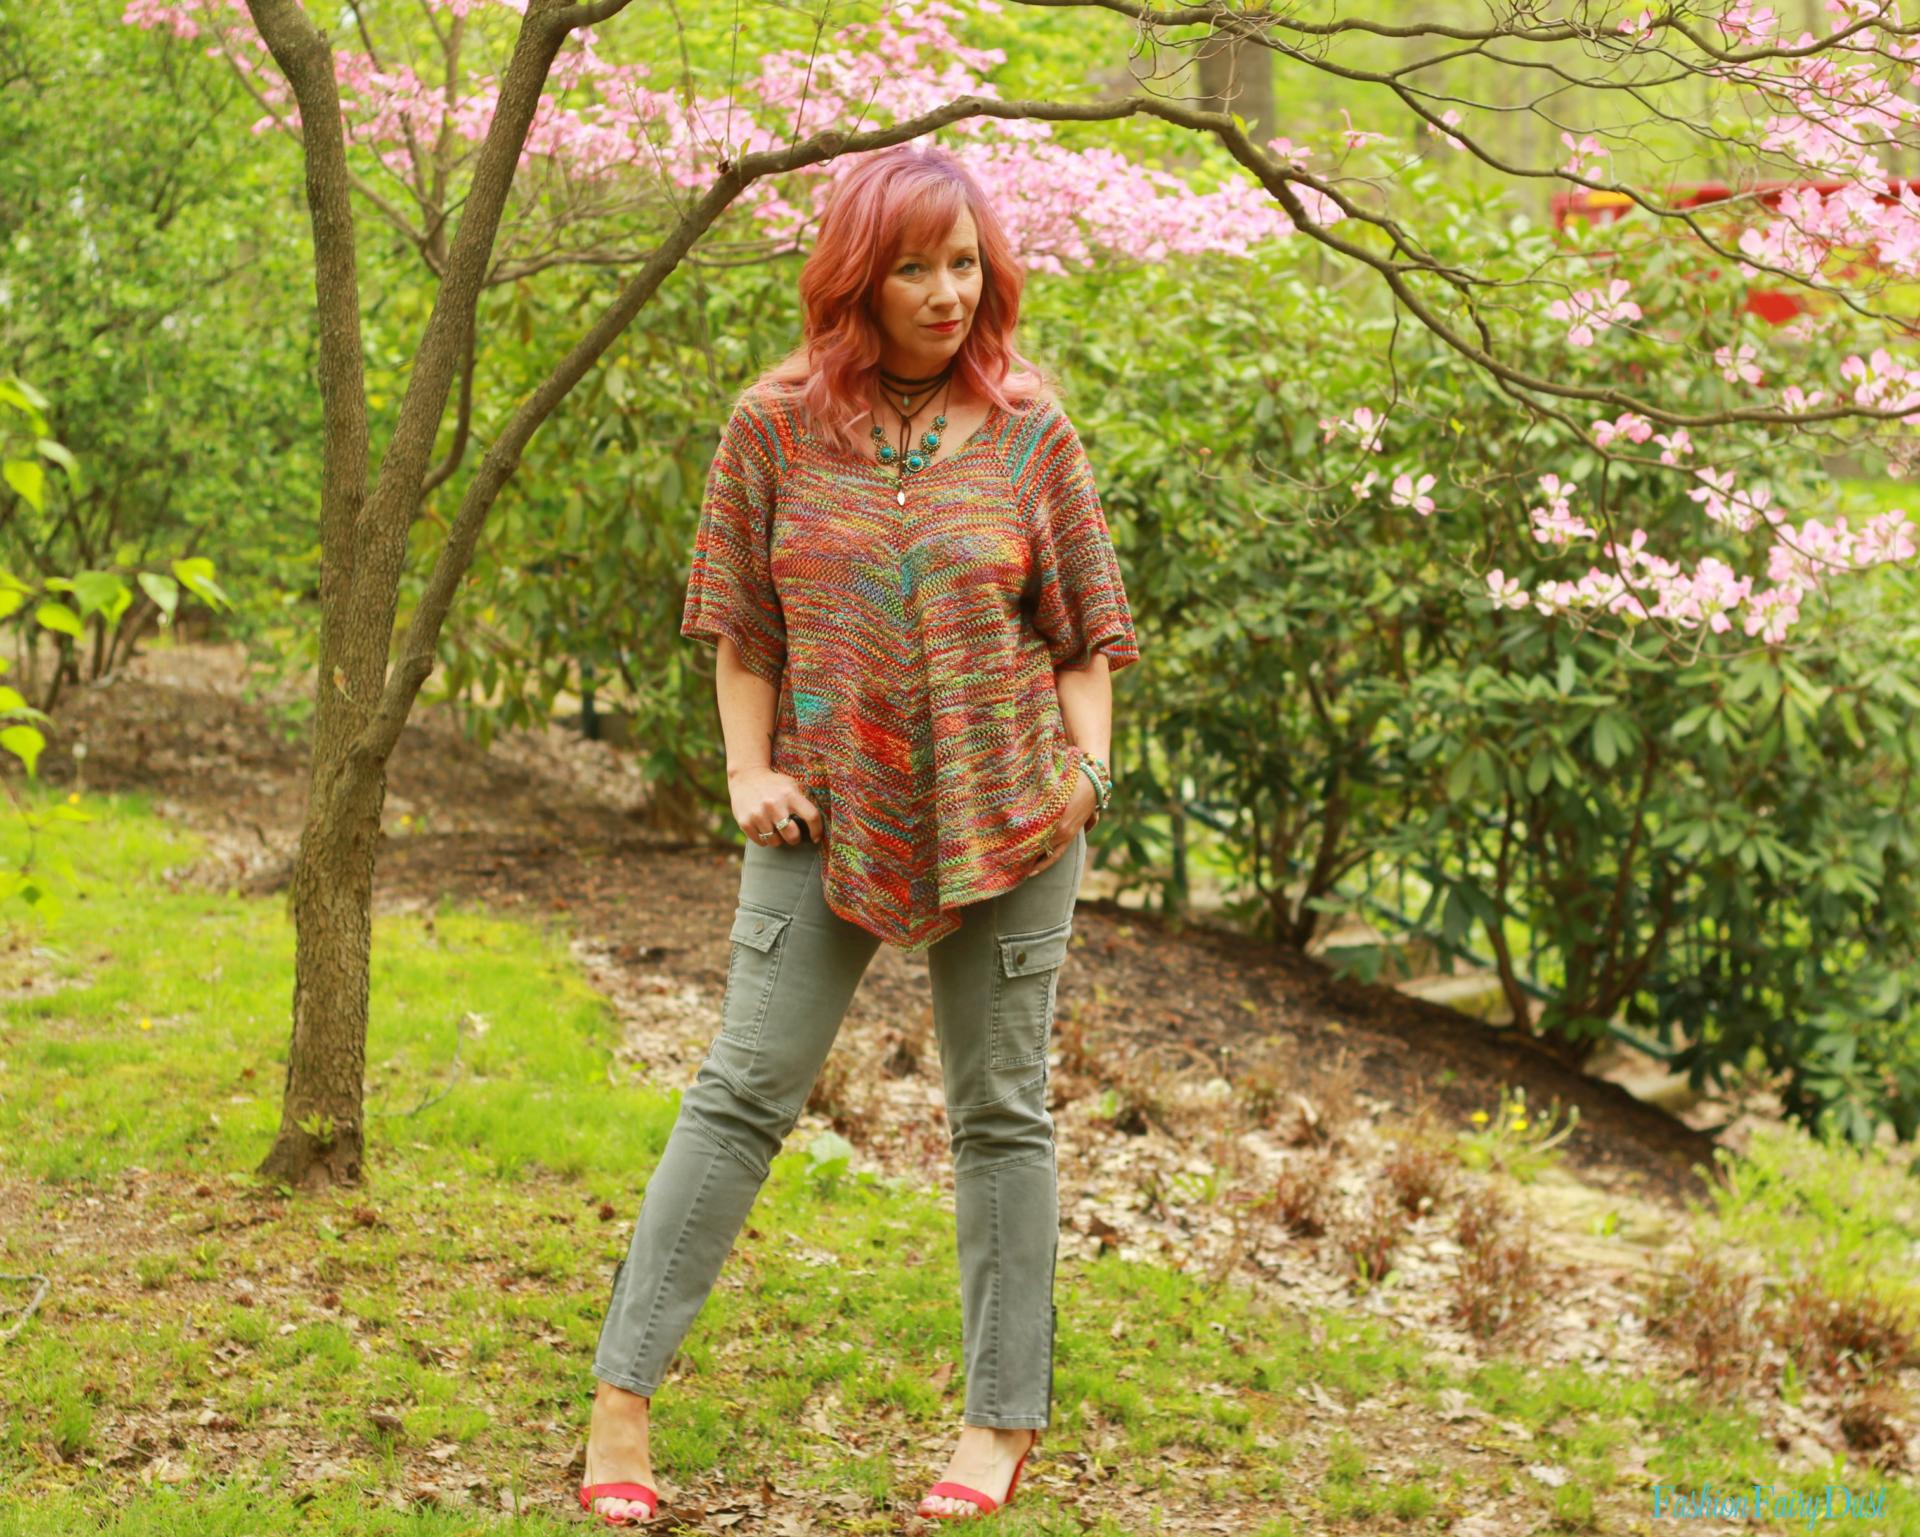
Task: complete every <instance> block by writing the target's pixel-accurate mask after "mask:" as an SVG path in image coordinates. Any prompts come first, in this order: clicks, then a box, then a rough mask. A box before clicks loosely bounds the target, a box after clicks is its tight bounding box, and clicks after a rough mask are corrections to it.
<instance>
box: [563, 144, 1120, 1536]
mask: <svg viewBox="0 0 1920 1537" xmlns="http://www.w3.org/2000/svg"><path fill="white" fill-rule="evenodd" d="M1023 282H1024V279H1023V276H1022V274H1021V271H1020V268H1019V266H1018V264H1017V263H1016V261H1015V260H1014V257H1013V254H1012V250H1011V247H1010V246H1009V244H1008V241H1007V238H1006V235H1005V234H1004V232H1003V230H1002V228H1001V225H1000V223H999V221H998V220H997V219H996V218H995V217H994V214H993V211H992V210H991V209H990V208H989V207H988V205H987V203H986V200H985V198H984V197H983V196H982V194H981V191H980V188H979V186H978V184H977V183H976V182H975V181H974V179H973V178H972V177H971V176H970V175H969V174H968V173H967V171H966V170H965V169H964V168H963V167H962V166H961V165H960V164H959V163H958V162H957V161H956V160H954V159H953V158H952V157H951V156H950V155H948V154H946V153H945V152H943V151H941V150H938V149H934V148H912V149H900V150H890V151H886V152H883V153H880V154H877V155H874V156H871V157H869V158H867V159H866V160H864V161H863V162H861V163H859V164H858V165H857V166H856V167H855V168H854V169H853V170H852V171H851V172H850V173H848V174H847V176H846V178H845V180H844V181H843V182H842V183H841V184H840V185H839V187H838V188H837V189H836V191H835V193H834V196H833V199H832V202H831V205H830V206H829V208H828V210H827V213H826V216H825V218H824V221H823V222H822V225H821V228H820V237H819V241H818V244H817V245H816V247H815V249H814V251H813V253H812V255H811V256H810V257H809V259H808V261H807V263H806V266H805V268H804V270H803V271H802V273H801V276H800V293H801V299H802V303H803V306H804V309H805V316H806V322H805V341H804V343H803V344H802V346H801V347H800V348H799V349H797V350H796V351H795V352H794V353H793V355H792V356H790V357H789V358H788V359H786V360H785V361H784V362H783V363H781V364H780V365H778V366H776V367H775V368H773V369H771V370H769V372H768V373H767V374H766V375H765V376H763V377H762V378H761V379H759V380H757V381H756V382H755V383H754V384H753V385H752V386H751V387H749V389H748V390H747V391H746V392H745V393H744V394H743V395H742V396H741V398H740V400H739V402H738V403H737V405H736V407H735V409H734V411H733V413H732V415H731V418H730V419H729V421H728V423H727V425H726V428H725V430H724V432H723V434H722V438H721V443H720V447H719V450H718V452H717V453H716V454H715V456H714V460H713V467H712V471H711V474H710V476H709V479H708V484H707V493H706V498H705V502H704V506H703V509H702V512H701V518H700V525H699V531H698V534H697V536H696V539H695V547H694V557H693V568H692V575H691V578H690V580H689V583H688V588H687V595H686V606H685V612H684V614H683V616H682V621H681V626H680V632H681V634H682V635H684V636H688V637H690V638H693V639H698V640H702V641H706V642H709V643H711V644H712V645H714V646H715V648H716V650H717V654H718V659H717V663H716V666H717V672H718V678H717V692H718V695H719V706H720V718H721V726H722V730H723V734H724V736H725V739H726V753H727V779H728V784H729V788H730V798H731V800H732V804H733V814H734V816H735V818H736V819H737V820H738V822H739V824H740V826H741V828H742V829H743V830H744V831H745V832H746V834H747V836H748V839H749V843H748V846H747V849H746V854H745V858H744V862H743V867H742V872H741V882H740V898H739V904H738V907H737V909H736V911H735V915H734V919H733V924H732V929H731V935H730V939H731V944H732V949H731V952H730V963H729V970H728V975H727V987H726V995H725V999H724V1001H723V1003H722V1007H721V1025H720V1030H719V1032H718V1034H717V1035H716V1036H715V1038H714V1041H713V1045H712V1049H711V1051H710V1052H709V1054H708V1056H707V1059H706V1061H705V1062H704V1063H703V1064H702V1065H701V1068H700V1071H699V1074H698V1076H697V1077H696V1079H695V1082H694V1085H693V1087H692V1088H691V1089H690V1090H689V1091H688V1092H687V1093H686V1095H685V1096H684V1098H683V1100H682V1104H681V1109H680V1115H679V1119H678V1121H677V1123H676V1124H675V1126H674V1129H673V1133H672V1136H671V1137H670V1139H669V1141H668V1143H667V1147H666V1150H665V1152H664V1153H663V1154H662V1155H661V1159H660V1164H659V1168H658V1169H657V1170H656V1172H655V1173H654V1175H653V1178H652V1180H651V1181H650V1182H649V1184H648V1186H647V1190H646V1196H645V1199H644V1200H643V1201H642V1203H641V1207H640V1213H639V1218H638V1221H637V1223H636V1224H635V1228H634V1234H633V1241H632V1245H631V1247H630V1249H629V1251H628V1253H627V1257H626V1258H625V1259H624V1260H622V1261H621V1262H620V1265H619V1267H618V1268H617V1270H616V1272H615V1280H614V1287H613V1295H612V1299H611V1302H610V1304H609V1307H608V1312H607V1317H606V1321H605V1323H604V1325H603V1327H602V1330H601V1335H600V1340H599V1344H598V1347H597V1349H596V1351H595V1355H594V1374H595V1376H596V1377H597V1378H599V1382H600V1386H599V1389H598V1393H597V1396H596V1398H595V1400H594V1409H593V1423H592V1429H591V1431H590V1433H589V1437H588V1446H587V1459H586V1477H585V1480H584V1484H583V1487H582V1489H581V1491H580V1499H581V1504H582V1505H583V1506H584V1507H586V1508H589V1509H593V1510H596V1511H597V1512H598V1513H599V1514H601V1515H602V1516H603V1517H605V1518H606V1519H607V1520H608V1522H609V1524H637V1523H638V1522H640V1521H644V1520H647V1519H650V1518H651V1517H652V1515H653V1513H654V1510H655V1508H656V1507H657V1504H658V1501H657V1498H656V1496H655V1493H654V1491H653V1489H652V1487H651V1480H652V1476H653V1473H652V1464H651V1459H650V1453H649V1445H648V1414H649V1410H650V1406H651V1399H652V1395H653V1393H654V1390H655V1389H656V1388H657V1387H658V1385H659V1383H660V1381H661V1380H662V1378H663V1377H664V1376H665V1375H666V1372H667V1368H668V1366H669V1364H670V1362H671V1360H672V1358H673V1355H674V1352H675V1350H676V1349H677V1348H678V1346H679V1343H680V1341H681V1339H682V1337H683V1336H684V1335H685V1333H686V1331H687V1329H688V1327H689V1326H690V1325H691V1324H692V1322H693V1319H694V1317H695V1315H696V1314H697V1313H698V1312H699V1310H700V1308H701V1306H702V1304H703V1303H704V1302H705V1300H706V1297H707V1294H708V1291H709V1290H710V1288H711V1287H712V1285H713V1283H714V1281H715V1279H716V1278H717V1276H718V1273H719V1269H720V1266H721V1263H722V1261H723V1260H724V1259H725V1258H726V1255H727V1253H728V1251H729V1250H730V1248H731V1247H732V1244H733V1241H734V1238H735V1235H736V1234H737V1233H738V1232H739V1229H740V1227H741V1225H742V1224H743V1223H744V1221H745V1219H746V1216H747V1212H748V1210H749V1208H750V1207H751V1206H752V1204H753V1201H754V1198H755V1196H756V1194H757V1193H758V1191H759V1189H760V1186H761V1184H762V1183H763V1181H764V1180H765V1178H766V1176H767V1173H768V1170H769V1165H770V1162H771V1160H772V1158H773V1157H774V1155H775V1154H776V1153H777V1152H778V1151H779V1150H780V1147H781V1143H782V1140H783V1138H784V1137H785V1135H786V1133H787V1132H788V1131H789V1130H790V1129H791V1128H792V1126H793V1124H794V1122H795V1121H796V1120H797V1119H798V1118H799V1115H800V1113H801V1111H802V1110H803V1108H804V1107H805V1104H806V1100H807V1095H808V1092H809V1090H810V1089H811V1088H812V1085H813V1081H814V1078H815V1075H816V1074H817V1073H818V1071H819V1069H820V1066H821V1064H822V1062H823V1061H824V1060H825V1058H826V1055H827V1051H828V1048H829V1047H830V1046H831V1045H832V1043H833V1038H834V1035H835V1033H836V1032H837V1030H838V1028H839V1025H840V1021H841V1018H842V1016H843V1015H844V1013H845V1011H846V1008H847V1005H848V1003H849V1002H850V1001H851V1000H852V997H853V993H854V990H855V988H856V986H857V985H858V983H859V980H860V978H861V976H862V975H863V974H864V973H865V970H866V967H867V964H868V962H869V961H870V960H871V959H872V957H873V955H874V953H875V951H876V950H877V949H878V947H879V946H880V945H881V944H883V943H886V944H892V945H894V946H896V947H898V948H900V949H902V950H906V951H909V952H917V951H925V952H926V954H927V958H928V969H929V972H930V974H931V978H932V984H933V1004H934V1021H935V1027H936V1033H937V1035H938V1037H939V1045H940V1058H941V1067H942V1072H943V1087H944V1092H945V1096H946V1102H947V1116H948V1130H949V1135H950V1137H951V1140H952V1146H953V1152H954V1169H955V1205H956V1224H957V1228H958V1242H959V1252H960V1271H961V1304H962V1307H961V1313H962V1333H963V1335H964V1341H963V1355H964V1358H965V1364H966V1383H967V1392H966V1404H965V1411H964V1413H963V1415H962V1421H963V1423H962V1426H961V1429H960V1434H959V1441H958V1445H957V1446H956V1448H955V1450H954V1453H953V1456H952V1458H951V1460H950V1461H949V1462H948V1464H947V1468H946V1471H945V1473H944V1475H943V1477H942V1479H941V1481H940V1482H938V1483H936V1484H935V1485H934V1486H933V1487H932V1489H931V1490H929V1492H928V1495H927V1497H926V1499H924V1500H923V1501H922V1503H921V1506H920V1514H922V1515H924V1516H932V1517H947V1518H951V1517H967V1516H976V1515H984V1514H987V1513H988V1512H990V1511H992V1510H993V1509H995V1508H996V1507H997V1506H998V1505H1000V1504H1002V1503H1004V1502H1005V1501H1006V1500H1007V1499H1009V1498H1011V1497H1012V1495H1013V1492H1014V1487H1015V1484H1016V1483H1017V1480H1018V1477H1019V1470H1020V1468H1021V1466H1022V1464H1023V1463H1024V1461H1025V1457H1026V1454H1027V1452H1028V1451H1029V1450H1030V1449H1031V1447H1032V1444H1033V1442H1034V1441H1035V1440H1036V1439H1037V1438H1038V1433H1039V1431H1040V1429H1041V1428H1043V1427H1044V1426H1045V1425H1046V1424H1047V1422H1048V1417H1049V1411H1050V1408H1051V1400H1052V1388H1053V1374H1052V1361H1053V1334H1054V1309H1053V1301H1052V1298H1053V1270H1054V1259H1055V1253H1056V1244H1057V1239H1058V1232H1059V1209H1058V1197H1057V1192H1056V1186H1055V1172H1054V1142H1053V1123H1052V1121H1051V1119H1050V1118H1049V1116H1048V1114H1047V1109H1046V1099H1047V1045H1048V1035H1049V1033H1050V1030H1051V1026H1052V1021H1053V1009H1054V993H1055V986H1056V983H1057V980H1058V974H1059V968H1060V965H1061V963H1062V962H1063V961H1064V960H1065V958H1066V952H1067V942H1068V938H1069V936H1070V933H1071V930H1072V920H1073V909H1074V901H1075V897H1076V894H1077V893H1078V891H1079V887H1080V881H1081V877H1082V876H1083V875H1084V873H1085V865H1086V846H1087V845H1086V829H1087V828H1088V827H1090V826H1091V825H1092V824H1093V822H1094V820H1095V819H1096V818H1097V817H1098V815H1099V813H1100V811H1101V810H1102V809H1104V808H1105V806H1106V804H1107V800H1108V796H1109V795H1110V794H1111V777H1110V775H1109V773H1108V771H1107V767H1106V763H1105V759H1106V757H1107V751H1108V740H1109V736H1110V733H1111V714H1112V690H1111V683H1110V674H1111V672H1113V671H1116V670H1118V669H1119V668H1121V667H1124V666H1126V665H1128V664H1129V663H1131V662H1134V661H1136V660H1138V658H1139V651H1138V648H1137V646H1136V644H1135V640H1134V634H1133V621H1132V616H1131V613H1130V611H1129V609H1128V605H1127V599H1126V593H1125V590H1124V588H1123V586H1122V584H1121V579H1120V571H1119V567H1118V563H1117V561H1116V559H1115V556H1114V551H1113V545H1112V542H1111V540H1110V539H1109V537H1108V531H1107V526H1106V522H1105V519H1104V516H1103V514H1102V511H1101V507H1100V501H1099V498H1098V496H1097V494H1096V493H1095V490H1094V485H1093V479H1092V475H1091V472H1090V470H1089V468H1088V465H1087V459H1086V455H1085V453H1084V452H1083V451H1082V449H1081V446H1080V443H1079V440H1078V438H1077V436H1076V435H1075V433H1074V430H1073V427H1072V425H1071V424H1070V423H1069V422H1068V421H1067V418H1066V416H1065V415H1064V414H1063V413H1062V411H1061V410H1060V408H1059V406H1058V404H1057V403H1056V402H1054V401H1052V400H1051V399H1050V398H1048V397H1047V395H1046V393H1045V392H1044V389H1043V381H1042V379H1041V377H1040V375H1039V374H1038V373H1037V372H1036V371H1035V370H1033V369H1032V367H1031V365H1029V364H1027V362H1026V360H1025V359H1023V358H1021V357H1020V355H1019V354H1018V353H1017V352H1016V351H1015V349H1014V345H1013V331H1014V325H1015V322H1016V320H1017V319H1018V317H1019V309H1020V293H1021V288H1022V286H1023Z"/></svg>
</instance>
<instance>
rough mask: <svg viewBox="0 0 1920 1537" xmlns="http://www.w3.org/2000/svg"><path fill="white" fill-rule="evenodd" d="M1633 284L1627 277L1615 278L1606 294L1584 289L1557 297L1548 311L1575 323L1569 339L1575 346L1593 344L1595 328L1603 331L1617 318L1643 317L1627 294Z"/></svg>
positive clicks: (1618, 319) (1569, 332) (1632, 318)
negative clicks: (1563, 297)
mask: <svg viewBox="0 0 1920 1537" xmlns="http://www.w3.org/2000/svg"><path fill="white" fill-rule="evenodd" d="M1632 287H1633V285H1632V284H1631V283H1629V282H1628V281H1627V280H1626V279H1625V278H1615V279H1614V280H1613V281H1612V282H1611V283H1609V284H1607V287H1606V291H1605V292H1604V293H1602V292H1601V290H1599V289H1597V288H1583V289H1581V290H1580V291H1579V292H1577V293H1575V294H1574V295H1573V297H1572V298H1570V299H1555V300H1554V301H1553V303H1551V304H1549V305H1548V306H1547V313H1548V314H1549V315H1551V316H1553V318H1554V319H1555V320H1571V321H1572V322H1573V325H1572V326H1571V328H1570V329H1569V330H1568V331H1567V340H1568V341H1569V342H1571V343H1572V344H1573V345H1574V346H1576V347H1591V346H1592V345H1593V337H1594V332H1595V331H1596V330H1602V331H1604V330H1606V329H1607V328H1608V327H1609V326H1611V325H1613V324H1614V323H1615V322H1616V321H1620V320H1638V319H1639V318H1640V306H1639V305H1637V304H1635V303H1634V302H1633V301H1632V300H1631V299H1628V298H1627V297H1625V296H1626V294H1627V292H1628V290H1629V289H1631V288H1632Z"/></svg>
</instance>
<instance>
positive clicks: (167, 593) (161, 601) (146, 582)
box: [134, 571, 180, 619]
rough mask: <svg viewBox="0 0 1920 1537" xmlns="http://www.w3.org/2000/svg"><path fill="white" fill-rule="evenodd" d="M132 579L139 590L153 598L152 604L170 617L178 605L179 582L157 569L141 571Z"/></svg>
mask: <svg viewBox="0 0 1920 1537" xmlns="http://www.w3.org/2000/svg"><path fill="white" fill-rule="evenodd" d="M134 580H135V581H137V582H138V583H139V584H140V588H141V591H143V592H145V593H146V595H147V596H148V597H149V598H151V599H153V606H154V607H155V608H157V609H159V610H160V612H161V613H163V614H165V615H166V616H167V618H168V619H172V618H173V615H174V610H175V609H177V608H179V606H180V584H179V583H178V582H176V581H175V580H174V579H173V578H172V577H170V576H162V575H161V574H160V573H159V572H158V571H142V572H140V573H139V574H138V575H137V576H136V577H135V578H134Z"/></svg>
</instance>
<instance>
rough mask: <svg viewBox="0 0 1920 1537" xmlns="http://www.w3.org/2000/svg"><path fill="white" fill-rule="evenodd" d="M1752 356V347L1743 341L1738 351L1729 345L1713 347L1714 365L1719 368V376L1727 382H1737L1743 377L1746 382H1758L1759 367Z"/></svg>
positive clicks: (1753, 354)
mask: <svg viewBox="0 0 1920 1537" xmlns="http://www.w3.org/2000/svg"><path fill="white" fill-rule="evenodd" d="M1754 357H1755V353H1754V350H1753V348H1752V347H1751V346H1749V345H1748V344H1747V343H1745V342H1742V343H1741V344H1740V350H1739V352H1738V353H1736V352H1735V351H1734V350H1733V348H1731V347H1716V348H1714V349H1713V364H1714V367H1716V368H1718V369H1719V370H1720V373H1721V377H1723V378H1724V379H1725V380H1726V381H1727V383H1729V384H1738V383H1739V382H1740V381H1741V380H1743V379H1744V380H1745V381H1746V382H1747V383H1748V384H1758V383H1759V382H1760V369H1759V367H1758V365H1756V364H1755V363H1754V361H1753V359H1754Z"/></svg>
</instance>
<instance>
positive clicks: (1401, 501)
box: [1391, 475, 1434, 518]
mask: <svg viewBox="0 0 1920 1537" xmlns="http://www.w3.org/2000/svg"><path fill="white" fill-rule="evenodd" d="M1433 482H1434V477H1433V476H1431V475H1422V476H1421V477H1420V480H1419V482H1418V484H1416V483H1415V482H1414V478H1413V477H1412V476H1411V475H1396V476H1394V477H1393V495H1392V498H1391V500H1392V502H1393V505H1394V506H1396V507H1411V508H1412V509H1413V510H1414V511H1415V512H1417V513H1419V514H1420V516H1421V517H1423V518H1424V517H1425V516H1426V515H1427V514H1428V513H1430V512H1432V511H1433V507H1434V502H1433V498H1432V497H1430V496H1428V495H1427V491H1428V489H1429V488H1430V487H1431V486H1432V485H1433Z"/></svg>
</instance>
